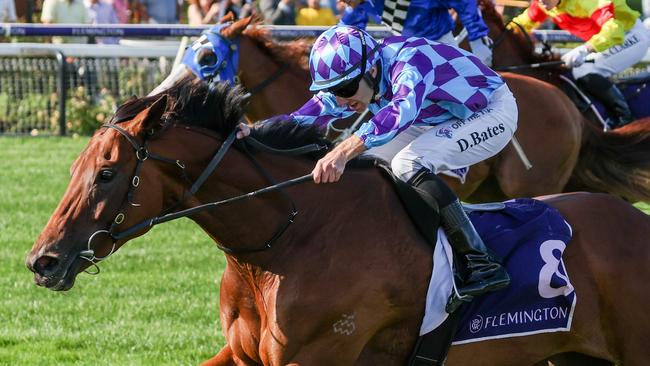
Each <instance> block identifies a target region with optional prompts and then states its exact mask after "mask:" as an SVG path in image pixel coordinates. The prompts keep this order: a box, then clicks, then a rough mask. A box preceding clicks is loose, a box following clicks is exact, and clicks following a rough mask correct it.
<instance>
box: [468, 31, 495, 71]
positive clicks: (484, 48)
mask: <svg viewBox="0 0 650 366" xmlns="http://www.w3.org/2000/svg"><path fill="white" fill-rule="evenodd" d="M469 45H470V47H471V48H472V53H473V54H474V55H475V56H476V57H478V59H479V60H481V61H482V62H483V63H484V64H486V65H488V66H492V40H491V39H490V37H488V36H483V37H481V38H477V39H475V40H473V41H469Z"/></svg>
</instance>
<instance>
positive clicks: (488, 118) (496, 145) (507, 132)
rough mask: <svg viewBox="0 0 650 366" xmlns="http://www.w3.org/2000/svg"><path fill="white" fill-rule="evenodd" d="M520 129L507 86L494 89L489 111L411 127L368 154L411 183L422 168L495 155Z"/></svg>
mask: <svg viewBox="0 0 650 366" xmlns="http://www.w3.org/2000/svg"><path fill="white" fill-rule="evenodd" d="M516 130H517V103H516V101H515V97H514V96H513V95H512V92H510V89H508V86H507V85H505V84H504V85H503V86H501V87H499V89H497V90H495V91H494V93H493V94H492V96H491V98H490V103H489V104H488V106H487V107H486V108H484V109H483V110H481V111H478V112H476V113H474V114H473V115H471V116H470V117H469V118H467V119H458V118H456V119H451V120H449V121H447V122H444V123H441V124H439V125H436V126H424V127H423V126H411V127H409V128H407V129H406V130H404V131H402V132H401V133H399V134H398V135H397V136H395V138H393V139H392V140H391V141H390V142H388V143H387V144H385V145H382V146H378V147H375V148H372V149H370V150H368V152H367V154H370V155H374V156H377V157H380V158H382V159H384V160H386V161H390V162H391V168H392V170H393V173H395V175H397V176H398V177H399V178H400V179H402V180H404V181H408V180H409V179H410V178H411V177H412V176H413V175H415V173H417V172H418V171H419V170H420V169H421V168H427V169H428V170H429V171H431V172H433V173H436V174H437V173H440V172H444V171H447V170H451V169H459V168H464V167H467V166H470V165H472V164H476V163H478V162H481V161H483V160H485V159H487V158H490V157H492V156H494V155H496V154H497V153H498V152H499V151H501V150H502V149H503V148H504V147H505V146H506V145H507V144H508V142H509V141H510V139H511V138H512V135H513V134H514V133H515V131H516Z"/></svg>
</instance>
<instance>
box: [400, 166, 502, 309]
mask: <svg viewBox="0 0 650 366" xmlns="http://www.w3.org/2000/svg"><path fill="white" fill-rule="evenodd" d="M409 183H411V184H412V185H414V186H416V187H418V188H420V189H423V190H425V191H426V192H427V193H429V194H430V195H431V196H432V197H434V198H436V200H438V204H439V206H440V207H441V209H440V216H441V221H442V226H443V229H444V231H445V234H447V239H448V240H449V244H450V245H451V247H452V249H453V250H454V252H456V254H457V255H458V256H459V257H461V259H462V260H463V261H464V264H465V266H464V267H465V270H464V271H462V272H464V273H461V278H462V286H457V287H459V288H458V289H457V291H458V293H457V294H455V296H454V295H452V297H451V298H450V299H449V302H448V303H447V307H446V310H447V312H448V313H452V312H454V311H455V310H456V309H457V308H458V307H459V306H460V305H461V304H462V303H463V302H467V301H471V300H472V298H473V297H474V296H477V295H481V294H483V293H486V292H490V291H496V290H499V289H502V288H504V287H506V286H508V284H509V283H510V276H508V272H506V270H505V268H503V266H501V264H499V263H498V261H497V259H496V258H494V256H492V255H490V254H489V253H488V249H487V247H486V246H485V244H484V243H483V240H482V239H481V237H480V236H479V235H478V233H477V232H476V229H475V228H474V225H472V222H471V221H470V220H469V217H467V214H466V213H465V211H464V210H463V207H462V205H461V204H460V201H459V200H458V198H457V197H456V195H455V193H454V192H453V191H452V190H451V189H450V188H449V187H448V186H447V184H445V183H444V182H443V181H442V179H440V178H439V177H438V176H437V175H435V174H433V173H430V172H428V171H425V170H420V171H419V172H418V173H417V174H416V175H415V176H414V177H413V178H411V179H410V180H409Z"/></svg>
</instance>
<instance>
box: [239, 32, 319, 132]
mask: <svg viewBox="0 0 650 366" xmlns="http://www.w3.org/2000/svg"><path fill="white" fill-rule="evenodd" d="M261 47H263V46H261V45H259V44H258V43H256V42H255V41H253V40H251V39H250V37H248V36H245V35H244V36H242V37H241V51H240V52H241V56H240V57H239V77H240V80H241V82H242V84H243V85H244V87H245V88H246V89H248V90H252V89H253V88H255V87H256V86H258V85H260V83H262V82H263V81H264V80H267V79H268V78H269V77H270V76H271V75H273V73H275V72H276V71H277V70H278V69H280V68H281V67H284V66H285V65H283V64H281V63H279V62H277V61H276V60H274V59H273V58H272V57H271V56H270V55H269V53H268V52H267V51H266V50H264V49H262V48H261ZM278 47H284V46H278ZM309 80H310V76H309V73H308V72H307V71H305V70H303V69H301V68H298V67H295V66H289V67H288V68H287V70H286V71H285V72H283V73H282V74H281V75H280V77H279V78H277V79H276V80H275V81H273V82H272V83H271V84H270V85H268V86H266V87H265V88H263V89H262V90H260V91H259V92H258V93H257V94H255V95H253V97H252V98H251V101H250V104H249V105H248V107H247V109H246V116H247V117H248V118H249V120H252V121H257V120H261V119H265V118H269V117H272V116H277V115H280V114H284V113H290V112H292V111H294V110H296V109H298V108H299V107H300V106H302V104H304V103H305V102H306V101H307V100H308V99H309V97H310V96H311V95H310V94H309V92H308V90H309Z"/></svg>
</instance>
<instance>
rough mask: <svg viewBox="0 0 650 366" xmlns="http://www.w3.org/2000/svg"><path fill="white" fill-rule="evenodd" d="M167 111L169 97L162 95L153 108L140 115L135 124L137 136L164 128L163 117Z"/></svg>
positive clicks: (150, 107)
mask: <svg viewBox="0 0 650 366" xmlns="http://www.w3.org/2000/svg"><path fill="white" fill-rule="evenodd" d="M166 110H167V95H162V96H161V97H160V98H158V99H157V100H156V101H155V102H153V104H152V105H151V106H149V107H148V108H146V109H145V110H143V111H142V112H140V113H138V115H137V116H136V117H135V120H136V123H135V124H134V127H135V131H134V133H135V134H137V135H141V134H144V133H152V132H155V131H157V130H159V129H160V128H162V126H163V115H164V114H165V111H166Z"/></svg>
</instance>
